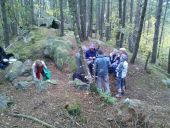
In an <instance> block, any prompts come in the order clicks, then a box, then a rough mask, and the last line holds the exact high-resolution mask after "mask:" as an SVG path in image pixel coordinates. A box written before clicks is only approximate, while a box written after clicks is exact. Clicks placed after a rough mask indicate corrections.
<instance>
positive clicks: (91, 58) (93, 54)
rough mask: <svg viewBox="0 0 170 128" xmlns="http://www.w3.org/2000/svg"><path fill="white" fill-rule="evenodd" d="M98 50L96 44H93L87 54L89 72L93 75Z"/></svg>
mask: <svg viewBox="0 0 170 128" xmlns="http://www.w3.org/2000/svg"><path fill="white" fill-rule="evenodd" d="M96 52H97V50H96V48H95V46H94V44H93V43H92V44H91V45H90V47H89V49H88V50H87V51H86V53H85V58H86V60H87V64H88V67H89V71H90V74H91V75H94V73H93V64H94V60H95V59H96Z"/></svg>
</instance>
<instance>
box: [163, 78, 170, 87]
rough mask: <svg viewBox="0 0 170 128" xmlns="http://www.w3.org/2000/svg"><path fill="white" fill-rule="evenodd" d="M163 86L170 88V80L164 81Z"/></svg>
mask: <svg viewBox="0 0 170 128" xmlns="http://www.w3.org/2000/svg"><path fill="white" fill-rule="evenodd" d="M162 84H163V85H164V86H166V87H168V88H170V79H164V80H162Z"/></svg>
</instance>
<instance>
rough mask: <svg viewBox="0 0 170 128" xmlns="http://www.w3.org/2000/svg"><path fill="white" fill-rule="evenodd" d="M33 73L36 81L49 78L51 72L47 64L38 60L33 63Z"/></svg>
mask: <svg viewBox="0 0 170 128" xmlns="http://www.w3.org/2000/svg"><path fill="white" fill-rule="evenodd" d="M32 74H33V79H34V80H35V81H39V80H49V79H50V78H51V73H50V71H49V70H48V68H47V66H46V64H45V62H44V61H42V60H36V61H35V62H34V63H33V65H32Z"/></svg>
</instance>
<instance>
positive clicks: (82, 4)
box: [79, 0, 86, 41]
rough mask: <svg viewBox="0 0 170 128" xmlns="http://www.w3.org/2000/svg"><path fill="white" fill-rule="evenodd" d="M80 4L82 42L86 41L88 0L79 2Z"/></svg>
mask: <svg viewBox="0 0 170 128" xmlns="http://www.w3.org/2000/svg"><path fill="white" fill-rule="evenodd" d="M79 4H80V21H81V22H80V26H81V34H82V40H81V41H85V40H86V18H85V17H86V0H79Z"/></svg>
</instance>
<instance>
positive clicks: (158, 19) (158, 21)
mask: <svg viewBox="0 0 170 128" xmlns="http://www.w3.org/2000/svg"><path fill="white" fill-rule="evenodd" d="M162 4H163V0H159V1H158V6H157V12H156V22H155V33H154V38H153V47H152V56H151V63H156V56H157V47H158V37H159V27H160V24H161V14H162Z"/></svg>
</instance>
